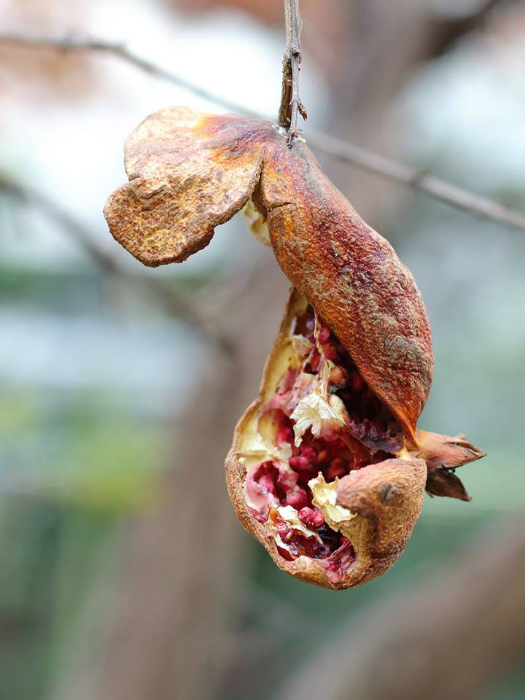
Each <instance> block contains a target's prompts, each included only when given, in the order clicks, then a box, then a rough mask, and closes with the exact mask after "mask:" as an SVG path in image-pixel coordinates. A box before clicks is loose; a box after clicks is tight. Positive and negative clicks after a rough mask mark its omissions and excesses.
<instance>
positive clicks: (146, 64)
mask: <svg viewBox="0 0 525 700" xmlns="http://www.w3.org/2000/svg"><path fill="white" fill-rule="evenodd" d="M0 44H11V45H13V46H21V47H26V48H33V49H52V50H53V49H54V50H58V51H63V52H68V51H72V52H77V51H95V52H99V53H106V54H112V55H114V56H117V57H118V58H120V59H122V60H124V61H126V62H127V63H130V64H132V65H134V66H136V67H137V68H140V69H141V70H143V71H145V72H146V73H148V74H150V75H154V76H156V77H159V78H162V79H164V80H166V81H168V82H170V83H173V84H174V85H178V86H179V87H182V88H184V89H186V90H188V91H189V92H192V93H193V94H194V95H197V96H198V97H202V98H204V99H206V100H208V101H210V102H214V103H215V104H217V105H219V106H221V107H224V108H225V109H228V110H232V111H234V112H237V113H240V114H246V115H248V116H253V117H260V116H261V115H260V114H258V113H256V112H254V111H253V110H251V109H249V108H247V107H244V106H242V105H239V104H236V103H234V102H231V101H230V100H228V99H226V98H224V97H222V96H221V95H217V94H214V93H213V92H211V91H209V90H206V89H205V88H202V87H200V86H199V85H195V84H194V83H191V82H190V81H188V80H186V79H184V78H182V77H181V76H179V75H177V74H176V73H173V72H172V71H169V70H167V69H165V68H163V67H162V66H159V65H157V64H155V63H152V62H151V61H147V60H145V59H143V58H141V57H140V56H137V55H136V54H134V53H132V52H131V51H130V50H129V49H127V48H126V47H124V46H122V45H121V44H111V43H107V42H102V41H86V40H83V41H80V40H77V39H68V38H66V39H54V38H49V37H27V36H23V35H17V34H9V35H7V34H4V35H0ZM308 143H309V145H310V146H312V147H313V148H314V150H317V151H321V152H323V153H326V154H327V155H330V156H333V157H335V158H337V159H339V160H342V161H344V162H345V163H350V164H352V165H355V166H356V167H358V168H361V169H363V170H367V171H368V172H371V173H374V174H375V175H377V176H378V177H381V178H383V179H386V180H390V181H393V182H398V183H401V184H403V185H407V186H409V187H411V188H412V189H414V190H418V191H420V192H423V193H425V194H427V195H429V196H430V197H433V198H434V199H438V200H440V201H441V202H444V203H445V204H447V205H448V206H451V207H454V208H455V209H461V210H463V211H467V212H469V213H470V214H473V215H475V216H480V217H483V218H485V219H490V220H491V221H497V222H498V223H501V224H506V225H509V226H513V227H514V228H517V229H520V230H521V231H525V214H522V213H520V212H517V211H513V210H512V209H508V208H506V207H503V206H502V205H501V204H499V203H498V202H495V201H493V200H491V199H488V198H486V197H479V196H478V195H475V194H472V193H471V192H469V191H468V190H465V189H463V188H462V187H457V186H456V185H452V184H450V183H448V182H446V181H445V180H441V179H439V178H437V177H433V176H431V175H426V174H424V175H422V174H421V173H420V172H419V171H418V170H417V169H415V168H412V167H411V166H408V165H405V164H403V163H401V162H399V161H397V160H394V159H392V158H387V157H385V156H380V155H378V154H376V153H373V152H372V151H369V150H367V149H364V148H360V147H359V146H357V145H355V144H353V143H351V142H349V141H343V140H341V139H337V138H334V137H332V136H329V135H327V134H323V133H321V132H318V131H312V130H309V134H308Z"/></svg>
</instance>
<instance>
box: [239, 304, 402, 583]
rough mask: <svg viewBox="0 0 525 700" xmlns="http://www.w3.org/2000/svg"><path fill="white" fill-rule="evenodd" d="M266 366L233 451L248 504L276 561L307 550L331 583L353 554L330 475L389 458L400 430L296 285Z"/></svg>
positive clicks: (397, 447) (346, 516) (345, 514)
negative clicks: (242, 467) (265, 374)
mask: <svg viewBox="0 0 525 700" xmlns="http://www.w3.org/2000/svg"><path fill="white" fill-rule="evenodd" d="M270 367H271V368H270V371H269V373H268V375H269V376H268V378H267V379H268V381H267V382H266V385H265V386H264V387H263V391H262V397H261V406H260V408H259V410H258V411H256V412H255V413H254V414H253V415H252V417H251V419H250V421H249V423H248V425H247V426H246V427H245V429H243V431H242V435H241V437H240V439H239V444H238V449H237V456H238V458H239V459H240V460H242V461H243V462H244V464H245V466H246V473H247V475H246V481H245V484H244V492H245V497H246V504H247V507H248V509H249V511H250V512H251V515H252V516H253V517H254V518H255V519H256V520H257V521H258V522H260V523H262V524H264V526H265V527H266V529H267V532H268V533H269V534H270V535H271V537H272V538H273V540H274V542H275V546H276V548H277V551H278V552H279V554H280V556H281V557H283V559H285V560H287V561H294V560H296V559H298V558H299V557H310V558H311V559H315V560H317V561H318V562H319V563H320V564H321V565H322V566H323V568H324V569H325V571H326V575H327V578H328V579H329V580H330V581H331V582H332V583H337V582H341V581H344V579H345V577H346V576H348V574H349V573H350V572H351V569H352V566H353V565H354V563H355V561H356V551H355V549H354V547H353V545H352V542H351V536H350V535H351V529H352V519H353V518H354V517H355V514H353V513H351V512H350V511H349V510H348V509H346V508H344V507H343V506H341V505H340V504H338V503H337V488H338V483H339V479H342V478H344V477H345V476H346V475H348V474H349V473H350V472H351V471H354V470H357V469H365V468H366V467H367V466H368V465H370V464H376V463H379V462H382V461H384V460H385V459H389V458H391V457H396V456H398V455H399V453H400V452H401V451H402V450H403V433H402V428H401V426H400V424H399V423H398V422H397V421H396V419H395V418H394V417H393V416H392V415H391V413H390V412H389V411H388V409H387V407H386V406H385V405H384V404H383V403H382V402H381V401H380V400H379V399H378V398H377V397H376V396H375V394H374V393H373V392H372V391H371V390H370V389H369V387H368V386H367V385H366V383H365V382H364V380H363V379H362V377H361V375H360V374H359V372H358V370H357V367H356V366H355V364H354V362H353V361H352V358H351V357H350V355H349V354H348V352H347V351H346V350H345V349H344V348H343V346H342V345H341V343H339V341H338V340H337V338H336V337H335V336H334V335H333V334H332V333H331V332H330V330H329V329H328V327H327V326H325V325H324V324H323V323H322V321H321V320H320V319H318V318H317V317H316V315H315V312H314V311H313V309H312V307H311V306H309V305H308V303H307V301H306V300H305V299H304V298H302V297H301V296H300V295H299V294H298V293H297V292H294V293H293V295H292V300H291V304H290V309H289V312H288V317H287V322H286V332H285V337H284V338H282V337H281V338H280V340H279V341H278V345H277V347H276V348H274V350H273V352H272V356H271V360H270Z"/></svg>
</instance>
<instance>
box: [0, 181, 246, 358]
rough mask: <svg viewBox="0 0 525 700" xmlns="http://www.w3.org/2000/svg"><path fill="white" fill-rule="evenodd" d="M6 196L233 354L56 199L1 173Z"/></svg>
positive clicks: (190, 308)
mask: <svg viewBox="0 0 525 700" xmlns="http://www.w3.org/2000/svg"><path fill="white" fill-rule="evenodd" d="M1 192H5V193H6V194H7V195H9V196H10V197H12V198H13V199H16V200H18V201H20V202H23V203H24V204H27V205H29V206H32V207H34V208H35V209H37V210H38V211H40V212H42V213H43V214H44V215H45V216H46V217H47V218H49V219H50V220H52V221H53V222H55V223H56V224H58V225H59V226H60V227H61V228H62V229H64V230H65V231H67V233H68V235H70V236H71V237H72V238H74V239H75V241H76V242H77V243H78V244H79V245H80V247H81V248H82V249H83V250H84V251H85V252H86V253H87V254H88V255H89V256H90V257H91V258H92V259H93V260H94V261H95V262H96V263H97V265H99V267H101V268H102V269H103V270H106V271H107V272H109V273H111V274H114V275H116V276H118V277H119V278H120V279H122V280H123V281H124V282H129V283H132V286H133V287H135V288H136V286H137V284H139V285H140V286H141V288H142V289H143V290H146V292H147V293H148V294H151V295H152V296H154V297H156V298H157V299H159V300H160V301H161V302H162V305H163V306H164V308H165V310H166V311H167V313H169V314H170V315H171V316H174V317H176V318H178V319H180V320H182V321H183V322H185V323H187V324H188V325H189V326H191V328H192V329H195V330H196V331H197V333H199V334H200V335H201V336H202V337H203V338H205V339H206V340H207V341H208V342H210V343H212V344H213V345H214V346H215V347H217V348H218V349H219V350H220V352H221V353H222V354H224V355H225V356H226V357H229V358H231V357H233V355H234V353H235V349H234V347H233V345H232V342H231V340H230V339H229V338H228V337H226V336H224V335H223V334H222V333H221V332H220V331H219V330H218V329H216V328H215V327H212V326H211V324H210V323H209V322H208V321H207V320H206V319H204V318H203V317H202V316H201V314H200V313H199V312H198V310H197V309H196V308H195V307H194V305H192V304H190V303H189V302H188V301H186V300H185V299H184V298H183V297H181V296H179V295H178V294H177V293H176V292H175V291H174V290H173V289H171V288H169V287H168V286H166V285H165V284H164V283H163V282H161V281H160V280H156V279H148V278H146V277H144V276H142V275H137V274H134V273H133V272H131V271H130V270H128V269H127V268H126V267H125V266H124V265H122V264H121V263H120V262H119V261H118V260H117V259H116V258H115V257H114V256H112V255H109V254H108V253H107V252H106V251H105V250H104V249H103V248H102V247H101V246H100V245H98V243H96V242H95V240H94V237H93V235H92V233H91V232H90V231H89V230H88V229H87V227H85V226H84V224H83V223H82V222H80V221H79V220H78V219H76V218H75V217H73V216H71V214H69V213H68V212H67V211H65V210H64V209H62V207H60V206H59V205H58V204H57V203H56V202H54V201H52V200H51V199H48V198H47V197H45V196H44V195H42V194H40V193H39V192H36V191H35V190H33V189H31V188H29V187H27V186H26V185H22V184H20V183H18V182H15V181H14V180H11V179H10V178H8V177H6V176H4V175H0V193H1Z"/></svg>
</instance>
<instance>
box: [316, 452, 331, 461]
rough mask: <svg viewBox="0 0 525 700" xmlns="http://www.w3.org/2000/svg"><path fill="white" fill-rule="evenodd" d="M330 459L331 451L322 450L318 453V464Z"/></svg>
mask: <svg viewBox="0 0 525 700" xmlns="http://www.w3.org/2000/svg"><path fill="white" fill-rule="evenodd" d="M329 459H330V452H329V451H328V450H321V452H319V454H318V455H317V464H323V463H324V462H328V460H329Z"/></svg>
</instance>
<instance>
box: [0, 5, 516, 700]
mask: <svg viewBox="0 0 525 700" xmlns="http://www.w3.org/2000/svg"><path fill="white" fill-rule="evenodd" d="M301 8H302V13H303V20H304V24H303V52H304V58H303V71H302V78H301V80H302V97H303V101H304V103H305V104H306V106H307V108H308V113H309V122H308V124H307V125H306V126H305V127H304V129H305V136H306V138H308V125H310V124H311V125H312V126H315V127H316V128H321V129H322V130H323V131H325V132H328V133H330V134H332V135H336V136H340V137H343V138H345V139H349V140H351V141H353V142H356V143H358V144H360V145H361V146H364V147H367V148H369V149H371V150H373V151H375V152H378V153H383V154H387V155H390V156H393V157H396V158H399V159H400V160H402V161H404V162H407V163H410V164H412V165H414V166H416V167H417V168H418V169H420V170H421V171H422V172H431V173H432V174H435V175H438V176H440V177H443V178H444V179H446V180H448V181H450V182H452V183H455V184H457V185H459V186H462V187H465V188H466V189H468V190H471V191H473V192H476V193H478V194H481V195H485V196H487V197H490V198H493V199H494V200H497V201H498V202H500V203H502V204H505V205H507V206H509V207H512V208H514V209H516V210H521V211H524V210H525V184H524V183H525V177H524V176H525V120H524V119H523V114H524V113H525V79H524V72H523V66H524V63H525V3H524V2H522V1H517V0H516V1H511V0H508V1H506V0H454V1H452V0H398V1H397V2H396V3H392V2H390V1H389V0H324V1H323V2H322V3H321V2H314V1H313V0H311V1H307V0H303V1H302V3H301ZM13 33H16V34H18V35H23V36H28V37H31V36H33V37H34V36H47V37H51V38H59V39H64V38H73V39H85V38H88V39H100V40H104V41H110V42H116V43H118V44H125V45H126V47H127V48H128V49H129V50H130V51H132V52H134V53H135V54H137V55H138V56H140V57H143V58H146V59H148V60H151V61H154V62H155V63H156V64H158V65H159V66H162V67H164V68H166V69H168V70H171V71H173V72H174V73H177V74H179V75H180V76H181V77H183V78H185V79H186V80H188V81H190V82H193V83H195V84H197V85H198V86H201V87H202V88H204V89H208V90H211V91H214V92H215V93H218V94H219V95H222V96H223V97H224V98H225V99H229V100H231V101H234V102H237V103H239V105H240V106H244V107H246V108H248V109H251V110H255V111H257V112H260V113H261V114H263V115H267V116H269V117H270V118H274V117H275V115H276V112H277V109H278V104H279V99H280V70H281V56H282V51H283V47H284V32H283V21H282V2H281V0H126V1H124V0H105V1H103V0H92V2H90V3H86V2H81V1H80V0H53V1H51V0H0V35H2V36H5V35H7V34H13ZM175 104H186V105H190V106H192V107H194V108H197V109H203V110H208V111H213V112H220V111H224V110H223V109H221V107H220V106H218V105H217V104H214V103H211V102H206V101H205V100H203V99H201V98H199V97H197V96H196V95H195V94H193V93H192V92H191V91H188V90H185V89H182V88H180V87H177V86H176V85H174V84H171V83H170V82H167V81H165V80H162V79H160V78H159V76H155V75H152V74H146V73H144V72H141V71H140V70H138V69H137V67H134V66H132V65H130V64H129V63H126V62H124V61H122V60H120V59H119V58H118V57H116V56H112V55H107V54H101V53H100V52H97V53H93V52H75V53H73V52H66V51H56V50H49V49H44V48H41V49H39V48H35V47H27V46H21V45H17V44H16V43H12V42H11V43H5V42H4V43H3V42H2V41H0V105H1V110H0V319H1V328H2V331H1V335H0V382H1V387H2V390H1V392H0V700H50V699H53V700H108V698H111V700H152V699H153V698H154V699H155V700H222V699H223V698H224V699H226V698H228V700H247V698H250V699H251V698H253V699H254V700H266V699H277V698H284V699H285V700H299V699H301V700H305V699H307V698H317V697H319V696H321V697H323V698H324V699H326V700H380V699H382V698H388V700H397V698H399V700H401V698H403V699H404V700H406V699H410V698H414V699H415V698H418V699H419V698H430V699H431V700H432V699H436V700H437V699H438V698H446V699H447V700H454V699H455V698H457V699H458V700H460V699H465V698H476V699H479V700H514V699H518V698H522V697H524V695H525V667H524V665H523V661H524V659H525V521H524V519H523V510H524V506H525V502H524V489H523V487H524V470H523V448H524V441H525V437H524V435H525V397H524V385H525V364H524V360H523V358H524V354H525V324H524V322H523V309H524V308H525V276H524V274H523V259H524V254H525V234H524V233H523V232H522V231H521V232H520V231H518V230H516V229H512V228H510V227H508V226H505V225H499V224H496V223H491V222H488V221H487V220H483V219H480V218H476V217H475V216H473V215H471V214H468V213H461V212H458V211H456V210H454V209H452V208H450V207H447V206H445V205H444V204H440V203H437V202H435V201H433V200H431V199H430V198H429V197H427V196H425V195H422V194H417V193H415V192H414V191H412V190H410V189H409V188H405V187H403V186H400V185H396V184H392V183H385V182H384V181H381V180H380V179H378V178H377V177H376V176H373V175H370V174H367V173H364V172H362V171H360V170H358V169H356V168H355V167H351V166H349V165H348V164H346V163H342V162H340V161H339V162H336V161H334V160H333V159H330V158H327V157H326V156H323V154H321V153H319V154H318V156H319V159H320V161H321V162H322V164H323V166H324V168H325V169H326V171H327V172H328V173H329V175H330V177H331V178H332V179H333V180H334V181H335V183H336V184H337V186H338V187H339V188H340V189H341V190H342V191H343V192H344V193H345V194H346V196H347V197H348V198H349V199H350V200H351V201H352V203H353V204H354V205H355V207H356V208H357V209H358V211H360V213H361V214H362V216H363V217H364V218H365V220H366V221H367V222H368V223H370V224H371V225H372V226H374V227H375V228H377V229H378V230H379V231H380V232H381V233H382V234H383V235H384V236H385V237H386V238H387V239H389V240H390V241H391V242H392V243H393V245H394V246H395V247H396V250H397V251H398V253H399V255H400V257H401V258H402V260H403V261H404V262H405V263H406V264H407V265H408V266H409V267H410V268H411V270H412V272H413V273H414V275H415V277H416V280H417V282H418V285H419V287H420V289H421V291H422V293H423V296H424V298H425V301H426V304H427V308H428V311H429V315H430V319H431V323H432V326H433V334H434V349H435V354H436V374H435V380H434V386H433V390H432V394H431V397H430V400H429V402H428V405H427V408H426V409H425V412H424V414H423V416H422V419H421V421H420V425H421V427H423V428H426V429H430V430H433V431H437V432H442V433H448V434H452V435H455V434H456V433H458V432H465V433H467V435H468V436H469V438H470V439H471V440H472V442H473V443H474V444H476V445H478V446H479V447H481V448H482V449H484V450H486V451H487V452H488V453H489V456H488V457H487V458H485V459H484V460H482V461H481V462H479V463H475V464H472V465H470V466H466V467H464V469H463V470H462V473H461V477H462V479H463V481H464V483H465V485H466V487H467V489H468V490H469V492H470V494H471V495H472V498H473V500H472V502H471V503H469V504H466V503H463V502H460V501H446V500H439V499H431V498H428V497H427V499H426V502H425V507H424V512H423V515H422V517H421V519H420V521H419V523H418V524H417V526H416V529H415V532H414V535H413V537H412V539H411V541H410V543H409V545H408V547H407V550H406V552H405V554H404V556H403V557H402V558H401V559H400V560H399V561H398V563H397V564H396V565H395V567H394V568H393V569H392V570H391V571H390V572H388V573H387V574H386V575H385V576H384V577H382V578H381V579H379V580H376V581H373V582H371V583H369V584H367V585H366V586H365V587H363V588H360V589H356V590H348V591H344V592H332V591H325V590H320V589H319V590H317V589H315V588H313V587H309V586H308V585H306V584H302V583H300V582H297V581H295V580H293V579H291V578H288V577H286V576H285V575H284V574H282V573H281V572H280V571H278V570H277V568H276V567H275V566H274V565H273V564H272V563H271V562H270V559H269V558H268V556H267V555H266V553H265V552H264V551H263V550H262V548H261V547H260V546H259V545H258V544H257V543H256V542H255V541H254V540H253V539H252V538H251V537H249V536H248V535H247V534H246V533H244V531H243V530H242V529H241V527H240V525H239V524H238V523H237V521H236V519H235V516H234V514H233V510H232V508H231V506H230V503H229V501H228V498H227V494H226V487H225V484H224V478H223V467H222V464H223V460H224V456H225V454H226V452H227V450H228V448H229V445H230V441H231V437H232V431H233V427H234V424H235V421H236V420H237V418H238V417H239V416H240V414H241V413H242V411H243V410H244V408H245V406H246V405H247V404H248V403H249V402H250V401H251V400H252V399H253V398H254V397H255V396H256V394H257V390H258V384H259V379H260V375H261V370H262V366H263V362H264V358H265V356H266V354H267V352H268V350H269V348H270V346H271V344H272V342H273V338H274V335H275V332H276V329H277V326H278V323H279V318H280V314H281V312H282V307H283V304H284V298H285V294H286V289H287V286H288V285H287V282H286V280H285V279H284V277H283V275H282V274H281V273H280V271H279V270H278V269H277V265H276V263H275V261H274V260H273V258H272V255H271V252H270V251H269V250H268V249H263V247H262V246H260V245H259V244H258V243H257V242H256V241H255V240H253V239H252V238H251V237H250V236H249V234H248V233H247V231H246V230H245V227H244V223H243V221H242V220H241V218H240V217H236V218H235V219H234V220H233V221H231V222H230V223H228V224H227V225H225V226H223V227H221V228H220V229H219V230H218V231H217V234H216V237H215V239H214V240H213V242H212V244H211V245H210V246H209V248H207V249H206V250H205V251H203V252H201V253H200V254H199V255H198V256H196V257H195V258H192V259H190V260H189V261H188V262H186V263H185V264H184V265H183V266H169V267H166V268H162V269H156V270H148V269H145V268H142V267H141V266H140V264H139V263H137V262H136V261H134V260H133V259H132V258H131V257H130V256H129V255H128V254H127V253H125V252H124V251H123V250H122V249H120V247H119V246H118V245H117V244H116V243H115V242H114V241H113V239H112V238H111V236H110V234H109V232H108V230H107V227H106V224H105V221H104V218H103V216H102V208H103V206H104V203H105V200H106V198H107V196H108V195H109V194H110V193H111V192H112V191H113V190H114V189H115V188H116V187H118V186H119V185H120V184H122V183H123V182H124V180H125V176H124V171H123V164H122V149H123V143H124V140H125V138H126V136H127V135H128V134H129V132H130V131H131V130H132V129H133V128H134V127H135V126H136V124H137V123H138V122H139V121H141V120H142V119H143V118H144V117H145V116H147V115H148V114H150V113H151V112H153V111H156V110H157V109H160V108H162V107H166V106H170V105H175Z"/></svg>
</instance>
